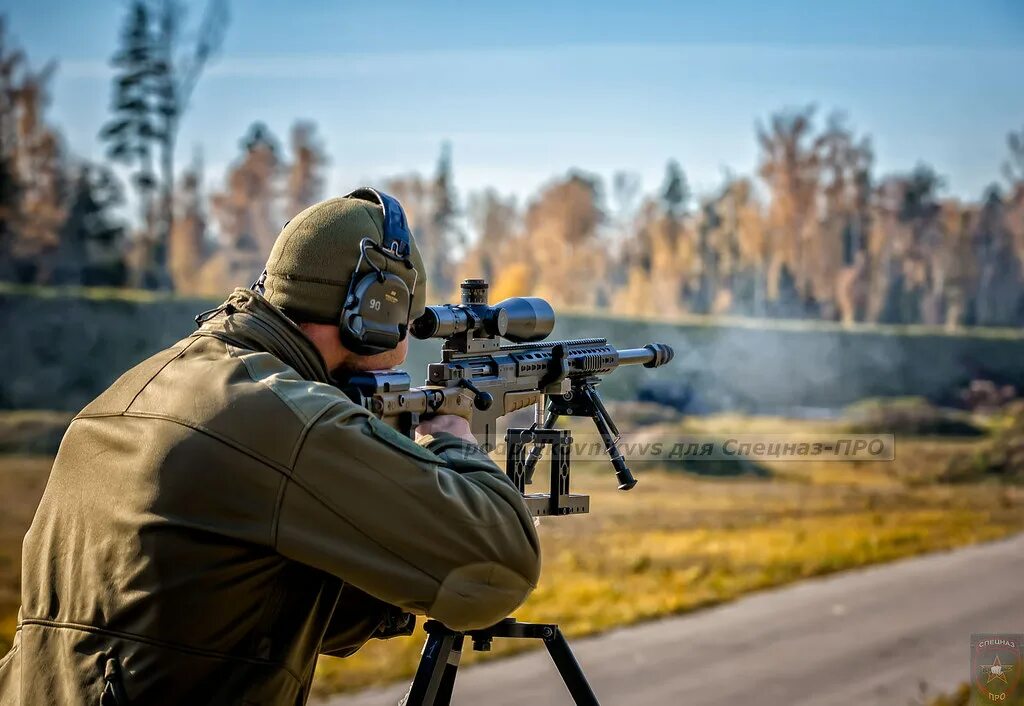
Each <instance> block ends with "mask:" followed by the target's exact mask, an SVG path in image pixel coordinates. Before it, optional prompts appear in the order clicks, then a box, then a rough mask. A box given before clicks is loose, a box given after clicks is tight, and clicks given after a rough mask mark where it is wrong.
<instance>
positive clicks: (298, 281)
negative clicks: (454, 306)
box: [263, 189, 426, 373]
mask: <svg viewBox="0 0 1024 706" xmlns="http://www.w3.org/2000/svg"><path fill="white" fill-rule="evenodd" d="M381 196H382V197H383V201H384V206H383V207H382V204H381V202H380V200H378V199H379V197H378V194H377V193H375V192H373V191H370V190H368V189H360V190H359V191H356V192H353V194H351V195H349V196H345V197H341V198H334V199H329V200H327V201H322V202H320V203H318V204H314V205H313V206H310V207H309V208H307V209H306V210H304V211H302V212H301V213H299V214H298V215H297V216H295V217H294V218H293V219H292V220H291V221H290V222H289V223H288V224H287V225H286V226H285V227H284V229H283V230H282V231H281V234H280V235H279V236H278V238H277V241H276V242H275V243H274V248H273V250H272V251H271V254H270V259H268V260H267V273H266V277H265V278H264V281H263V287H264V292H263V293H264V296H265V297H266V298H267V299H268V300H269V301H270V303H271V304H274V305H275V306H277V307H278V308H280V309H281V310H282V311H284V312H285V314H286V315H287V316H289V318H291V319H292V320H294V321H296V322H297V323H298V324H299V325H300V326H301V327H302V329H303V331H305V333H306V335H307V336H309V338H310V339H311V340H312V341H313V343H314V344H315V345H316V347H317V348H318V349H319V351H320V353H321V354H322V355H323V357H324V360H325V362H326V363H327V366H328V368H329V369H330V370H331V371H332V373H336V372H342V371H345V370H371V369H380V368H390V367H393V366H395V365H397V364H398V363H400V362H402V361H403V360H404V359H405V354H406V351H407V350H408V337H403V338H402V340H401V341H398V340H397V337H398V336H397V332H396V330H395V328H394V326H395V325H399V326H400V327H401V330H402V331H404V330H405V327H406V324H407V323H408V320H409V319H410V318H415V317H416V316H419V315H420V314H421V313H422V312H423V307H424V305H425V303H426V302H425V291H426V279H425V277H424V267H423V260H422V258H421V256H420V253H419V250H418V249H417V247H416V243H415V241H414V240H413V239H412V236H411V234H408V232H407V230H406V229H405V226H404V220H405V219H404V214H402V213H401V210H400V209H401V207H400V206H399V205H398V202H397V201H395V200H394V199H390V197H386V196H383V195H381ZM385 209H388V210H389V213H388V214H387V220H388V223H387V226H385ZM406 240H407V241H408V243H409V252H408V256H407V257H405V258H403V257H402V256H401V254H402V250H403V248H402V247H401V244H402V243H403V242H404V241H406ZM364 241H365V242H364ZM396 242H397V243H398V244H397V245H396ZM392 248H394V249H395V250H398V251H399V254H398V255H395V254H394V253H391V254H390V255H385V254H384V253H383V252H381V250H384V249H387V250H389V251H390V250H391V249H392ZM409 265H412V266H411V267H409ZM360 285H365V287H364V288H362V289H361V288H360ZM357 290H360V291H362V292H363V296H362V297H360V296H359V291H357ZM406 290H408V291H409V292H410V293H411V296H409V297H408V298H406V296H405V292H406ZM371 292H377V293H378V294H380V295H381V296H376V295H373V296H369V295H368V293H371ZM396 294H397V295H399V296H398V297H395V296H393V295H396ZM346 299H348V304H347V305H346ZM371 299H377V300H378V301H370V300H371ZM396 302H397V304H396ZM354 303H356V304H357V305H358V306H357V307H356V309H353V304H354ZM382 305H383V309H382V308H381V306H382ZM389 307H390V310H389ZM343 312H344V313H346V314H348V316H346V321H347V322H348V327H347V328H346V327H345V326H342V325H341V324H342V315H343ZM353 312H358V313H362V314H365V317H363V316H353ZM382 312H383V314H385V316H384V319H388V320H387V321H382V322H381V323H382V326H383V327H384V329H383V330H384V331H385V332H387V331H389V330H390V331H391V332H392V333H393V334H395V335H392V336H391V337H390V338H389V337H388V336H384V339H385V340H387V343H386V344H385V345H384V346H383V348H385V350H383V351H381V352H375V351H374V349H375V348H376V349H380V348H381V345H380V343H381V338H380V337H379V336H376V337H375V336H373V335H366V334H365V333H364V329H363V328H362V325H363V324H364V323H365V324H367V330H369V331H370V332H372V331H373V320H374V318H380V317H381V314H382ZM364 319H365V320H364ZM396 322H397V323H396ZM353 323H354V324H355V332H353V328H352V324H353ZM389 327H390V328H389ZM343 331H344V332H343ZM364 338H365V341H364ZM392 345H394V346H395V347H394V348H391V346H392Z"/></svg>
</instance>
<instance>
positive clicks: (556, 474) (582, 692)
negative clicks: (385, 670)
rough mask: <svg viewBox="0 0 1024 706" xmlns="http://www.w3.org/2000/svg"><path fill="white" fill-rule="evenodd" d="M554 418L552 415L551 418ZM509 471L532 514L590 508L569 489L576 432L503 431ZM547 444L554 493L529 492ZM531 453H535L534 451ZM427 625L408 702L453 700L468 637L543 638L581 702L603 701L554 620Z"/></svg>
mask: <svg viewBox="0 0 1024 706" xmlns="http://www.w3.org/2000/svg"><path fill="white" fill-rule="evenodd" d="M552 422H553V420H552ZM505 443H506V445H507V446H506V448H507V450H506V458H505V460H506V464H505V473H506V474H507V475H508V477H509V478H510V479H511V480H512V482H513V483H515V484H516V487H517V488H518V489H519V492H520V493H521V494H522V495H523V497H524V499H525V501H526V505H527V507H529V508H530V513H531V514H532V515H533V516H534V517H541V516H546V515H573V514H583V513H586V512H589V511H590V496H589V495H578V494H575V493H570V492H569V465H570V464H569V461H570V456H571V452H572V435H571V434H570V432H569V431H568V430H565V429H549V428H541V429H537V428H536V426H534V427H529V428H525V429H509V430H508V431H506V432H505ZM528 445H533V454H535V456H533V462H532V463H530V460H529V459H528V458H527V453H526V447H527V446H528ZM544 446H550V447H551V492H550V493H533V494H526V492H525V488H526V484H527V483H528V482H529V476H531V475H532V470H533V467H534V465H535V464H536V462H537V459H538V458H539V457H540V451H539V450H538V449H542V448H543V447H544ZM533 454H531V455H533ZM423 628H424V629H425V630H426V631H427V642H426V644H424V645H423V652H422V655H421V656H420V664H419V667H418V668H417V669H416V676H415V677H414V678H413V682H412V686H411V687H410V688H409V693H408V694H407V695H406V700H405V701H404V702H403V704H404V706H447V705H448V704H450V703H451V700H452V691H453V690H454V688H455V676H456V674H457V673H458V670H459V661H460V660H461V658H462V647H463V644H464V643H465V639H466V637H469V638H470V639H471V640H472V641H473V649H474V650H476V651H477V652H488V651H490V649H491V642H492V641H493V640H494V638H496V637H506V638H519V639H529V640H541V641H542V642H543V643H544V647H546V648H547V650H548V654H549V655H551V660H552V661H553V662H554V663H555V667H556V668H557V669H558V674H559V675H560V676H561V677H562V681H563V682H564V683H565V687H566V688H567V689H568V690H569V694H570V695H571V696H572V698H573V701H574V702H575V703H576V704H577V706H600V704H599V703H598V700H597V697H596V696H595V695H594V692H593V690H592V689H591V688H590V684H589V682H587V677H586V675H584V674H583V670H582V669H581V668H580V665H579V662H577V661H576V657H575V655H573V653H572V649H571V648H570V647H569V643H568V642H567V641H566V639H565V636H564V635H563V634H562V631H561V630H559V629H558V626H557V625H554V624H550V623H520V622H519V621H518V620H516V619H515V618H505V619H504V620H502V621H501V622H500V623H497V624H495V625H492V626H490V627H488V628H483V629H481V630H470V631H468V632H465V633H462V632H457V631H455V630H450V629H448V628H447V627H445V626H444V625H443V624H441V623H439V622H438V621H436V620H428V621H427V622H426V624H425V625H424V626H423Z"/></svg>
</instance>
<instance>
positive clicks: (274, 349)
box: [193, 288, 331, 382]
mask: <svg viewBox="0 0 1024 706" xmlns="http://www.w3.org/2000/svg"><path fill="white" fill-rule="evenodd" d="M210 313H211V314H212V315H211V316H209V318H206V319H203V318H199V319H198V321H199V322H200V327H199V330H198V331H196V332H195V333H194V334H193V335H194V336H213V337H215V338H219V339H221V340H223V341H226V342H228V343H231V344H233V345H237V346H240V347H242V348H248V349H250V350H258V351H266V352H267V353H270V354H271V355H273V356H274V357H275V358H278V359H280V360H281V361H283V362H284V363H286V364H287V365H289V366H291V367H292V368H294V369H295V371H296V372H297V373H299V375H301V376H302V377H303V378H304V379H306V380H315V381H316V382H330V381H331V377H330V375H329V373H328V371H327V364H326V363H324V359H323V356H321V355H320V351H318V350H317V348H316V346H314V345H313V342H312V341H311V340H309V338H308V337H307V336H306V334H304V333H303V332H302V329H300V328H299V327H298V326H297V325H296V324H295V323H294V322H293V321H292V320H291V319H289V318H288V317H286V316H285V315H284V314H283V313H281V310H280V309H278V308H277V307H276V306H274V305H273V304H271V303H270V302H268V301H267V300H266V299H264V298H263V297H262V296H260V295H259V294H257V293H256V292H254V291H252V290H251V289H241V288H239V289H236V290H235V291H234V292H232V293H231V296H229V297H228V298H227V301H225V302H224V303H223V304H221V306H220V307H219V308H218V309H214V310H213V311H212V312H210ZM201 316H202V315H201Z"/></svg>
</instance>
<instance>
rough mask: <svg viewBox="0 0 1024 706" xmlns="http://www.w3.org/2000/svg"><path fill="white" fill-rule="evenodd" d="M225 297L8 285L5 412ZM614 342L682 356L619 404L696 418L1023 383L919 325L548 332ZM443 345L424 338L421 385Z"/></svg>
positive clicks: (116, 363) (617, 322)
mask: <svg viewBox="0 0 1024 706" xmlns="http://www.w3.org/2000/svg"><path fill="white" fill-rule="evenodd" d="M215 305H216V302H210V301H200V300H185V299H177V298H171V297H155V296H145V295H141V294H125V293H117V292H113V293H108V294H103V293H97V292H91V293H88V294H87V295H83V294H81V293H69V292H60V291H55V290H10V289H8V290H3V291H0V327H2V328H0V331H2V332H3V334H2V335H3V341H2V342H0V409H61V410H77V409H79V408H81V407H82V406H84V405H85V404H86V403H87V402H88V401H89V400H90V399H92V398H93V397H94V396H95V395H97V394H98V393H99V392H100V391H102V390H103V389H104V387H106V386H107V385H108V384H109V383H110V382H111V381H113V380H114V379H115V378H116V377H117V376H118V375H120V373H121V372H123V371H124V370H126V369H127V368H129V367H131V366H132V365H134V364H135V363H137V362H139V361H140V360H142V359H144V358H145V357H147V356H148V355H150V354H152V353H154V352H156V351H158V350H160V349H161V348H163V347H165V346H167V345H169V344H171V343H173V342H174V341H176V340H178V339H179V338H182V337H184V336H186V335H188V333H189V332H191V331H192V330H194V328H195V324H194V323H193V320H192V319H193V317H194V316H195V314H197V313H198V312H200V311H202V310H203V309H207V308H210V307H212V306H215ZM583 336H605V337H606V338H608V339H609V341H610V342H611V343H613V344H615V345H617V346H620V347H634V346H641V345H643V344H645V343H648V342H651V341H660V342H663V343H669V344H671V345H673V346H674V347H675V349H676V359H675V361H674V362H673V363H672V364H671V365H669V366H665V367H663V368H660V369H658V370H653V371H652V370H645V369H642V368H629V369H622V370H619V371H617V372H616V373H614V374H613V375H612V376H610V377H609V378H608V379H607V382H606V383H605V384H604V387H603V389H604V391H605V395H606V396H607V397H609V398H611V399H633V398H637V397H641V398H647V399H658V400H660V401H663V402H669V403H672V404H675V405H677V406H679V407H681V408H683V409H686V410H688V411H692V412H707V411H718V410H729V409H736V410H743V411H760V412H775V411H792V410H794V409H798V408H836V407H840V406H843V405H846V404H849V403H851V402H854V401H856V400H858V399H862V398H864V397H876V396H903V395H922V396H925V397H928V398H929V399H931V400H933V401H936V402H940V403H946V404H949V403H953V402H955V400H956V399H957V395H958V393H959V391H960V390H961V389H962V388H963V387H965V386H966V385H967V383H969V382H970V381H971V380H972V379H977V378H984V379H990V380H994V381H996V382H998V383H1009V384H1014V385H1016V386H1017V387H1018V389H1024V336H1022V335H1021V334H1020V333H1018V332H1009V331H992V330H981V331H975V332H973V333H971V334H969V335H967V334H965V335H949V334H946V333H943V332H941V331H936V330H929V329H923V328H896V327H874V328H860V329H857V330H843V329H841V328H839V327H837V326H833V325H830V324H819V323H802V322H768V323H760V324H755V323H751V322H731V323H730V322H726V323H721V322H720V323H714V324H711V323H706V322H697V323H693V322H690V323H679V324H666V323H661V322H648V321H632V320H623V319H614V318H599V317H590V316H580V315H563V316H561V317H560V319H559V323H558V326H557V327H556V329H555V332H554V334H553V336H552V338H556V337H558V338H573V337H583ZM437 351H438V345H437V343H436V342H419V341H414V342H413V346H412V352H411V354H410V360H409V361H408V365H407V366H406V368H407V369H408V370H409V371H410V372H412V373H413V380H414V381H415V382H419V381H420V380H422V378H423V374H424V373H423V371H424V366H425V365H426V363H427V361H429V360H431V359H437V358H436V356H437Z"/></svg>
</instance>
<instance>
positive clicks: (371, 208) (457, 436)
mask: <svg viewBox="0 0 1024 706" xmlns="http://www.w3.org/2000/svg"><path fill="white" fill-rule="evenodd" d="M389 230H390V231H394V230H397V231H398V235H400V236H401V238H399V237H398V236H397V235H396V234H395V233H393V232H389ZM403 243H404V248H405V250H404V251H403V250H402V247H400V246H402V245H403ZM377 282H382V283H387V284H386V286H388V287H391V289H390V290H388V291H387V292H385V293H384V296H386V297H387V298H388V301H389V302H390V304H389V305H388V306H391V305H395V306H402V305H403V303H404V302H408V303H404V306H405V309H404V310H402V311H401V318H402V320H401V321H400V322H398V323H397V324H395V323H394V322H393V321H392V322H390V323H389V321H386V320H381V321H376V322H375V321H374V320H373V311H376V310H379V308H380V301H375V300H372V299H371V300H368V301H363V302H361V303H360V302H359V301H358V300H359V298H360V297H363V299H364V300H365V299H366V297H365V296H364V295H365V292H367V291H371V292H372V291H375V290H374V289H373V287H374V286H376V284H375V283H377ZM260 284H261V286H260V287H255V289H256V290H257V291H251V290H242V289H239V290H235V292H234V293H233V294H232V295H231V296H230V298H229V299H228V300H227V301H226V302H225V303H224V305H223V306H222V307H221V308H220V309H218V310H216V311H214V312H210V313H209V314H208V316H207V318H206V319H205V322H204V323H202V325H201V327H200V329H199V330H198V331H197V332H195V333H194V334H192V335H191V336H189V337H188V338H185V339H184V340H182V341H180V342H178V343H177V344H175V345H174V346H172V347H171V348H169V349H167V350H165V351H162V352H160V353H158V354H156V355H155V356H153V357H152V358H150V359H148V360H146V361H144V362H143V363H141V364H140V365H138V366H137V367H135V368H133V369H132V370H130V371H128V372H127V373H125V374H124V375H123V376H122V377H121V378H120V379H119V380H117V381H116V382H115V383H114V384H113V385H112V386H111V387H110V388H109V389H108V390H107V391H106V392H104V393H103V394H102V395H100V396H99V397H98V398H97V399H96V400H95V401H93V402H92V403H91V404H89V406H88V407H86V408H85V409H84V410H83V411H82V412H81V413H80V414H79V415H78V416H77V417H76V418H75V420H74V421H73V422H72V423H71V426H70V428H69V429H68V432H67V434H66V435H65V437H64V440H63V442H62V443H61V447H60V451H59V452H58V454H57V458H56V461H55V462H54V466H53V470H52V472H51V475H50V479H49V482H48V484H47V487H46V492H45V493H44V495H43V498H42V501H41V502H40V505H39V509H38V510H37V512H36V516H35V518H34V520H33V522H32V526H31V528H30V529H29V532H28V534H27V536H26V537H25V543H24V553H23V576H22V608H21V616H20V621H19V626H18V631H17V633H16V636H15V642H14V648H13V649H12V651H11V652H10V653H9V654H8V656H7V657H5V658H4V661H3V662H0V705H2V706H9V705H12V704H16V705H18V706H30V705H31V706H36V705H42V704H60V705H61V706H77V705H79V704H82V705H84V704H89V705H93V704H102V705H103V706H113V705H117V706H124V705H126V704H147V705H152V704H157V705H159V704H175V705H183V704H190V705H191V704H218V705H227V704H289V705H291V704H302V703H305V701H306V699H307V697H308V694H309V687H310V681H311V679H312V676H313V668H314V666H315V663H316V659H317V655H318V654H332V655H340V656H345V655H348V654H351V653H352V652H354V651H355V650H357V649H358V648H359V647H360V646H361V645H362V644H363V643H364V642H365V641H366V640H367V639H369V638H370V637H372V636H374V635H378V636H381V635H382V633H384V632H387V631H388V630H389V629H393V628H394V624H395V621H396V616H397V619H398V622H399V623H400V622H401V619H400V616H402V612H403V611H408V612H412V613H419V614H426V615H429V616H432V617H434V618H437V619H438V620H440V621H442V622H444V623H445V624H447V625H448V626H449V627H451V628H454V629H470V628H477V627H484V626H486V625H489V624H492V623H494V622H497V621H498V620H500V619H501V618H503V617H504V616H506V615H507V614H508V613H509V612H510V611H512V610H514V609H515V608H516V607H517V606H519V605H520V604H521V603H522V601H523V600H524V599H525V598H526V596H527V595H528V594H529V593H530V591H531V590H532V589H533V587H534V586H535V584H536V582H537V578H538V574H539V569H540V559H539V547H538V542H537V536H536V532H535V529H534V526H533V523H532V522H531V518H530V515H529V512H528V511H527V509H526V507H525V505H524V503H523V501H522V498H521V497H520V495H519V493H518V492H517V491H516V489H515V488H514V487H513V485H512V484H511V483H510V482H508V480H507V479H506V478H505V476H504V475H503V474H502V473H501V472H500V470H499V469H498V468H497V467H496V466H495V465H494V464H493V463H492V462H491V461H490V460H489V459H488V457H487V456H486V454H484V453H483V452H482V451H481V450H480V449H479V447H477V446H476V445H475V444H474V441H473V437H472V435H471V434H470V431H469V425H468V423H467V422H466V420H464V419H461V418H459V417H450V416H443V417H435V418H433V419H429V420H426V421H425V422H424V423H423V424H421V426H420V427H419V437H418V439H417V442H418V443H417V442H414V441H412V440H409V439H406V438H405V437H403V436H401V435H399V434H398V433H397V432H395V431H393V430H392V429H390V428H389V427H387V426H385V425H384V424H383V423H382V422H380V421H379V420H377V419H375V418H373V417H372V416H370V415H369V414H368V413H367V411H366V410H365V409H364V408H362V407H360V406H358V405H355V404H353V403H352V402H351V401H350V400H349V399H348V398H347V397H346V396H345V395H343V394H342V393H341V392H340V391H339V390H338V389H337V388H336V387H334V386H332V385H331V384H330V383H331V381H332V375H333V376H336V377H340V376H343V375H344V374H346V373H347V372H349V371H355V370H367V369H379V368H388V367H392V366H394V365H395V364H397V363H400V362H401V361H402V360H404V358H405V355H406V350H407V347H408V340H407V337H406V336H405V331H406V329H407V324H408V321H409V317H410V316H412V317H415V316H416V315H418V314H419V313H420V312H422V310H423V307H424V291H425V284H426V283H425V278H424V270H423V263H422V259H421V257H420V255H419V253H418V252H417V250H416V246H415V242H413V241H412V240H411V236H409V235H408V232H407V228H406V226H405V219H404V214H402V213H401V210H400V206H398V203H397V201H394V199H391V198H390V197H387V196H386V195H382V194H378V193H377V192H374V191H371V190H369V189H361V190H359V191H357V192H353V194H351V195H349V196H348V197H344V198H337V199H331V200H329V201H325V202H323V203H319V204H316V205H314V206H311V207H310V208H308V209H306V210H305V211H303V212H302V213H301V214H299V215H298V216H296V217H295V218H294V219H293V220H292V221H291V222H290V223H289V224H287V225H286V226H285V228H284V230H283V231H282V232H281V234H280V236H279V237H278V239H277V242H276V243H275V245H274V249H273V252H272V253H271V255H270V259H269V260H268V263H267V271H266V273H265V276H264V277H262V278H261V283H260ZM392 285H393V286H392ZM404 288H407V291H406V290H405V289H404ZM260 289H262V290H263V291H264V294H265V295H261V294H260V293H259V291H258V290H260ZM399 290H401V293H402V296H406V295H407V299H401V297H400V296H398V294H396V292H399ZM392 294H395V296H392ZM396 302H397V304H396ZM359 307H363V308H359ZM385 308H387V307H385ZM391 309H392V310H394V306H392V307H391ZM353 312H361V314H362V315H361V316H355V315H354V313H353ZM339 323H342V324H343V326H342V327H339ZM389 332H390V333H389ZM389 335H390V338H389ZM346 341H347V342H349V345H346V343H345V342H346ZM389 346H390V348H389ZM353 348H361V349H364V350H376V351H379V352H376V353H373V354H365V353H357V352H355V351H354V350H353Z"/></svg>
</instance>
